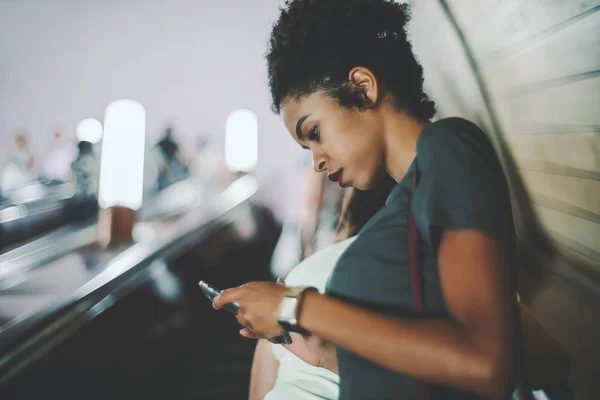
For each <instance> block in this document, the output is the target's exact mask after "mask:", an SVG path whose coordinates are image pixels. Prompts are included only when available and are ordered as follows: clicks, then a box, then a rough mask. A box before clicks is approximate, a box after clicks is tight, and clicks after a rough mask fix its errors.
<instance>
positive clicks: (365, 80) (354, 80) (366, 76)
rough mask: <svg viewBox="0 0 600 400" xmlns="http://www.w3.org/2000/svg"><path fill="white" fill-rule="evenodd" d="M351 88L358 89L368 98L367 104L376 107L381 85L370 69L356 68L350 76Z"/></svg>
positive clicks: (366, 99)
mask: <svg viewBox="0 0 600 400" xmlns="http://www.w3.org/2000/svg"><path fill="white" fill-rule="evenodd" d="M348 80H349V81H350V86H351V87H355V88H358V89H359V90H360V92H361V93H362V94H363V95H364V96H365V97H366V98H365V99H364V100H365V103H367V104H371V105H375V104H377V101H378V100H379V95H380V93H379V85H378V82H377V78H375V75H374V74H373V72H371V70H370V69H368V68H365V67H354V68H352V70H350V73H349V74H348Z"/></svg>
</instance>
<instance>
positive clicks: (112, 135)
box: [98, 100, 146, 210]
mask: <svg viewBox="0 0 600 400" xmlns="http://www.w3.org/2000/svg"><path fill="white" fill-rule="evenodd" d="M145 141H146V110H145V109H144V106H142V105H141V104H140V103H138V102H136V101H133V100H117V101H115V102H113V103H111V104H109V106H108V107H107V108H106V114H105V116H104V140H103V141H102V157H101V162H100V190H99V196H98V197H99V200H98V202H99V203H100V207H102V208H107V207H113V206H121V207H127V208H130V209H132V210H137V209H139V208H140V207H141V205H142V192H143V183H144V149H145Z"/></svg>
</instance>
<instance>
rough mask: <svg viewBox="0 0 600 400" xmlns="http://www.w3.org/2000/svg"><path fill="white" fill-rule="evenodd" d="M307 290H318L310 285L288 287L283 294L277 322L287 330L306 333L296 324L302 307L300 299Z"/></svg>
mask: <svg viewBox="0 0 600 400" xmlns="http://www.w3.org/2000/svg"><path fill="white" fill-rule="evenodd" d="M307 291H318V289H317V288H315V287H311V286H298V287H289V288H287V290H286V292H285V293H284V294H283V299H282V300H281V304H280V305H279V312H278V314H277V322H279V324H280V325H281V326H283V327H284V328H285V330H286V331H288V332H296V333H306V331H305V330H304V329H302V328H300V327H299V326H298V317H299V316H300V311H301V308H302V300H303V299H304V294H305V293H306V292H307Z"/></svg>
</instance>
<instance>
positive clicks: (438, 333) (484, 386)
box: [300, 231, 519, 399]
mask: <svg viewBox="0 0 600 400" xmlns="http://www.w3.org/2000/svg"><path fill="white" fill-rule="evenodd" d="M438 263H439V270H440V277H441V281H442V289H443V292H444V297H445V299H446V303H447V308H448V312H449V317H448V318H441V319H420V320H417V319H399V318H389V317H386V316H382V315H378V314H375V313H373V312H370V311H367V310H364V309H360V308H358V307H355V306H352V305H349V304H346V303H344V302H341V301H338V300H335V299H332V298H329V297H326V296H322V295H319V294H317V293H314V292H311V293H307V295H306V299H305V302H304V306H303V312H302V315H301V316H300V325H301V326H302V327H303V328H305V329H307V330H309V331H311V332H314V333H315V334H317V335H319V336H321V337H323V338H324V339H326V340H329V341H331V342H333V343H335V344H336V345H338V346H341V347H344V348H346V349H348V350H349V351H352V352H354V353H356V354H358V355H361V356H362V357H365V358H367V359H369V360H371V361H372V362H375V363H377V364H379V365H382V366H385V367H387V368H390V369H392V370H395V371H398V372H401V373H405V374H408V375H411V376H413V377H416V378H418V379H422V380H424V381H429V382H437V383H441V384H447V385H451V386H454V387H457V388H460V389H462V390H467V391H471V392H475V393H480V394H483V395H485V396H489V397H492V398H498V399H502V398H507V397H508V396H509V395H510V393H511V392H512V390H513V389H514V387H515V384H516V382H517V379H518V377H519V374H518V367H517V365H519V363H518V361H519V360H518V351H517V350H516V349H518V347H517V345H518V343H517V340H516V337H517V335H516V334H515V332H516V329H515V327H516V324H515V318H514V317H515V316H516V299H515V295H514V293H515V292H514V286H513V285H512V284H511V282H510V279H509V275H508V274H509V272H508V271H509V269H508V266H507V262H506V257H505V256H504V254H503V251H502V248H501V246H500V245H499V244H498V243H497V242H496V241H494V240H493V239H490V238H489V237H487V236H485V235H484V234H482V233H480V232H477V231H447V232H445V233H444V234H443V237H442V240H441V243H440V247H439V255H438Z"/></svg>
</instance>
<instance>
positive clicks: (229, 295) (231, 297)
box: [213, 287, 243, 310]
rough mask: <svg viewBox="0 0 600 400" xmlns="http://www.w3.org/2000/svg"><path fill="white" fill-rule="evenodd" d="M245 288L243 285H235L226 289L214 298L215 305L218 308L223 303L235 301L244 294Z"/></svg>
mask: <svg viewBox="0 0 600 400" xmlns="http://www.w3.org/2000/svg"><path fill="white" fill-rule="evenodd" d="M242 291H243V289H242V288H241V287H235V288H231V289H225V290H223V291H221V293H220V294H219V295H218V296H217V297H215V298H214V300H213V307H214V308H215V309H216V310H218V309H220V308H221V307H223V305H225V304H228V303H235V302H236V301H237V300H238V299H239V298H240V297H241V295H242Z"/></svg>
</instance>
